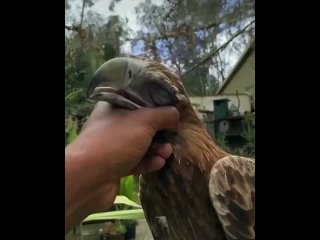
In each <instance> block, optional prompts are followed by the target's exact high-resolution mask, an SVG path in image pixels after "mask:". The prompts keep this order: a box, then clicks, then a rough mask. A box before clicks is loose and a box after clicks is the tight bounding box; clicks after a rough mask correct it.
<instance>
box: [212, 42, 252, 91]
mask: <svg viewBox="0 0 320 240" xmlns="http://www.w3.org/2000/svg"><path fill="white" fill-rule="evenodd" d="M254 49H255V39H253V41H252V42H251V44H250V45H249V47H247V49H246V50H245V51H244V53H243V54H242V56H241V57H240V59H239V60H238V62H237V63H236V65H235V66H234V67H233V69H232V71H231V73H230V74H229V76H228V77H227V78H226V79H225V80H224V81H223V82H222V84H221V86H220V87H219V89H218V90H217V94H220V93H221V92H222V90H224V89H225V88H226V87H227V86H228V84H229V83H230V82H231V80H232V78H233V77H234V75H235V74H236V73H237V72H238V71H239V69H240V68H241V66H242V65H243V64H244V63H245V62H246V60H247V58H248V57H249V56H250V54H251V53H252V52H253V51H254Z"/></svg>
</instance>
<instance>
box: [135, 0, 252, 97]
mask: <svg viewBox="0 0 320 240" xmlns="http://www.w3.org/2000/svg"><path fill="white" fill-rule="evenodd" d="M136 13H137V15H138V19H139V22H140V23H141V25H142V26H143V29H144V30H143V31H142V30H141V31H139V32H138V37H137V38H135V39H132V40H133V47H135V46H136V45H137V43H139V44H140V45H142V44H141V40H142V42H143V43H144V44H143V45H142V47H140V49H139V50H140V51H142V52H143V55H145V56H147V57H149V58H153V59H155V60H158V61H162V62H164V63H166V64H168V65H170V66H172V67H174V68H175V69H176V70H177V72H178V73H179V74H180V75H182V80H183V81H185V83H186V85H187V86H186V87H187V90H188V92H189V93H194V94H197V95H198V94H200V95H207V94H212V93H213V92H214V90H216V89H217V84H216V82H215V80H217V79H218V80H219V81H222V80H224V78H225V76H226V75H227V72H226V69H227V68H228V67H229V68H230V64H229V61H228V58H227V57H226V56H227V55H228V54H230V53H231V54H232V53H234V52H236V51H238V55H239V54H240V53H241V51H242V50H243V49H244V46H246V45H247V44H248V43H249V41H250V39H251V38H252V36H253V35H254V28H253V27H252V26H254V24H253V22H252V21H253V20H254V14H255V13H254V2H253V1H251V0H214V1H212V0H165V1H164V4H163V5H162V6H159V5H157V4H153V3H152V2H151V0H145V2H143V3H141V4H140V5H139V6H138V7H137V8H136ZM249 22H250V23H251V24H250V27H245V26H246V25H247V24H248V23H249ZM243 28H245V30H241V29H243ZM235 34H237V37H235V38H234V39H233V36H234V35H235ZM231 38H232V41H229V42H228V39H231ZM235 40H237V41H235ZM224 42H228V44H227V45H225V46H223V47H222V48H221V45H223V43H224ZM228 47H229V48H228ZM227 48H228V51H227V52H224V50H225V49H227ZM199 63H200V64H199ZM196 69H198V70H196ZM209 69H210V70H211V71H210V70H209ZM195 70H196V71H195ZM192 71H194V72H193V73H191V72H192ZM209 72H210V74H208V73H209ZM205 75H206V76H207V77H206V78H203V77H200V76H205ZM212 75H214V77H212ZM198 76H199V77H198ZM203 81H204V83H203V84H202V82H203ZM193 82H194V83H193ZM199 82H200V83H199ZM197 85H199V86H198V87H196V86H197ZM201 85H202V86H201ZM189 86H192V87H191V88H192V89H189ZM195 88H198V90H194V89H195ZM200 89H202V90H201V91H200Z"/></svg>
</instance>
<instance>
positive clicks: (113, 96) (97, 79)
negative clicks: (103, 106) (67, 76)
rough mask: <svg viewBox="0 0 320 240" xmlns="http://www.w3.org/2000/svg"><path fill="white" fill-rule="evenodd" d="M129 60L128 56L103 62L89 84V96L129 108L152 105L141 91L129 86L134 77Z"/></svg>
mask: <svg viewBox="0 0 320 240" xmlns="http://www.w3.org/2000/svg"><path fill="white" fill-rule="evenodd" d="M129 61H130V60H129V59H127V58H114V59H111V60H109V61H108V62H106V63H105V64H103V65H102V66H101V67H100V68H99V69H98V70H97V71H96V73H95V74H94V76H93V78H92V80H91V82H90V84H89V87H88V91H87V98H88V99H91V100H96V101H106V102H108V103H110V104H111V105H114V106H118V107H123V108H125V109H129V110H134V109H137V108H141V107H151V105H150V104H149V103H148V102H146V101H145V100H144V99H143V98H142V97H140V95H139V93H137V92H136V91H133V90H132V89H131V88H130V87H129V85H130V81H131V80H132V77H133V76H131V74H132V72H129V70H128V65H129ZM136 67H137V66H136Z"/></svg>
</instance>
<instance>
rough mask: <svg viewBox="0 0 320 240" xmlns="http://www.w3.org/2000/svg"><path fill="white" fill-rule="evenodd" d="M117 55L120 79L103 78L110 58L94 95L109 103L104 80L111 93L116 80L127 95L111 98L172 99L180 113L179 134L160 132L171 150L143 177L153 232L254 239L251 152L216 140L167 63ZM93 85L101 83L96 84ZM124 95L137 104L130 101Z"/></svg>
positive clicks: (166, 238)
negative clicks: (231, 149) (233, 150)
mask: <svg viewBox="0 0 320 240" xmlns="http://www.w3.org/2000/svg"><path fill="white" fill-rule="evenodd" d="M111 61H112V60H111ZM117 61H119V62H122V63H121V64H122V65H123V64H124V63H125V64H124V65H125V67H124V68H125V70H124V74H122V75H121V76H125V77H124V78H125V79H124V80H122V81H120V80H117V81H118V82H116V81H114V80H111V79H110V77H107V76H110V74H111V73H110V72H109V71H110V70H109V69H108V66H111V64H110V63H106V65H104V66H102V67H101V68H100V69H99V70H98V71H97V73H96V76H99V77H98V78H94V79H93V82H94V83H92V84H91V85H90V87H89V89H91V90H90V91H88V95H91V96H93V97H91V98H95V99H99V100H105V101H109V102H110V99H109V97H108V95H101V89H103V91H104V92H109V91H110V88H108V87H107V88H105V87H106V86H112V92H114V86H117V89H121V90H127V92H126V96H127V98H126V100H125V102H124V101H123V100H121V99H120V97H119V98H117V100H116V101H115V100H114V96H113V98H112V103H113V104H116V105H120V106H123V107H127V108H128V109H135V108H137V107H146V106H147V107H156V106H160V105H174V106H176V108H177V109H178V110H179V112H180V125H179V129H178V132H177V134H175V135H170V134H168V133H167V134H164V135H162V138H163V136H165V138H166V139H165V140H166V141H170V142H171V143H172V144H173V147H174V152H173V155H172V156H171V157H170V158H169V160H168V161H167V163H166V165H165V166H164V167H163V168H162V169H161V170H160V171H157V172H154V173H150V174H145V175H143V176H141V178H140V179H141V183H140V184H141V189H140V197H141V204H142V206H143V209H144V211H145V216H146V219H147V222H148V224H149V227H150V229H151V231H152V234H153V236H154V239H155V240H224V239H255V231H254V226H255V198H254V196H255V165H254V164H255V162H254V159H250V158H245V157H238V156H232V155H230V154H228V153H227V152H225V151H223V150H222V149H221V148H220V147H219V146H217V144H216V143H215V142H214V141H213V139H212V138H211V137H210V136H209V135H208V133H207V131H206V130H205V128H204V127H203V125H202V123H201V121H200V120H199V119H198V117H197V115H196V113H195V112H194V110H193V108H192V105H191V103H190V101H189V98H188V96H187V94H186V91H185V89H184V87H183V84H182V82H181V81H180V79H179V78H178V76H177V75H176V74H175V73H174V72H172V71H171V70H170V69H168V68H167V67H165V66H163V65H161V64H159V63H156V62H151V61H148V60H145V59H143V60H141V59H137V58H121V59H118V60H117V59H116V60H115V62H113V63H117V64H119V63H118V62H117ZM110 69H111V67H110ZM129 72H131V73H130V74H128V76H129V75H130V76H131V77H128V76H127V73H129ZM103 79H104V80H103ZM120 82H121V83H120ZM115 83H117V84H115ZM97 86H100V90H99V91H94V90H93V89H97ZM101 86H104V87H102V88H101ZM98 88H99V87H98ZM106 89H107V90H106ZM156 90H157V91H156ZM95 92H96V94H94V93H95ZM97 92H98V93H99V94H97ZM164 92H165V93H164ZM128 94H129V95H130V96H128ZM119 95H121V94H119ZM131 95H132V96H131ZM150 95H151V96H150ZM122 96H124V95H123V94H122ZM163 96H165V97H166V98H163ZM136 98H139V99H140V100H139V101H138V102H139V103H138V104H137V101H133V99H136ZM128 99H129V100H128ZM128 101H129V102H130V101H133V102H134V103H132V105H131V106H128V104H129V105H130V103H128ZM158 137H159V136H158ZM158 137H156V138H155V142H154V144H157V141H159V140H160V138H158Z"/></svg>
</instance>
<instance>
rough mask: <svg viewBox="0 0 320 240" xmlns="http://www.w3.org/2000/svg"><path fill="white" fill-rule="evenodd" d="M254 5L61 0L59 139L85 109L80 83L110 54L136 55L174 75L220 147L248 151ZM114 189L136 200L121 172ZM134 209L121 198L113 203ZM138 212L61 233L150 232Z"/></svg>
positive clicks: (221, 0)
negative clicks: (61, 111) (62, 50)
mask: <svg viewBox="0 0 320 240" xmlns="http://www.w3.org/2000/svg"><path fill="white" fill-rule="evenodd" d="M254 7H255V1H254V0H153V1H152V0H65V106H66V108H65V145H67V144H69V143H70V142H71V141H73V140H74V139H75V138H76V137H77V134H78V132H79V130H80V128H81V126H82V124H83V123H84V121H85V120H86V118H87V116H88V115H89V114H90V112H91V110H92V107H93V105H92V103H89V102H88V101H87V100H86V98H85V89H86V87H87V85H88V82H89V81H90V79H91V77H92V75H93V73H94V72H95V71H96V70H97V68H98V67H99V66H100V65H101V64H103V63H104V62H105V61H107V60H109V59H111V58H114V57H117V56H126V55H137V56H144V57H147V58H150V59H154V60H156V61H159V62H162V63H163V64H165V65H167V66H168V67H171V68H173V69H174V70H175V71H176V72H177V73H178V74H179V75H180V77H181V79H182V81H183V83H184V85H185V88H186V90H187V92H188V94H189V96H190V100H191V102H192V104H193V106H194V109H195V111H196V112H197V114H198V116H199V118H200V119H202V121H203V123H204V125H205V126H206V127H207V129H208V132H209V133H210V135H211V136H212V138H213V139H215V141H217V142H218V144H219V145H220V146H221V147H223V148H224V149H226V150H227V151H229V152H232V153H237V154H240V155H246V156H254V155H255V9H254ZM119 195H121V196H125V197H126V200H130V201H132V202H134V203H137V204H139V197H138V179H137V178H135V177H133V176H130V177H128V178H125V179H123V180H122V187H121V190H120V193H119ZM139 209H140V208H139V207H137V206H133V205H132V204H131V205H130V202H125V203H124V202H121V204H120V205H116V206H115V209H112V210H114V211H113V213H114V214H117V213H118V212H119V211H131V210H136V213H137V210H139ZM110 211H111V210H110ZM117 211H118V212H117ZM139 211H140V212H139V214H140V215H139V214H138V215H136V217H134V215H130V216H131V217H129V219H126V220H123V217H119V216H118V217H117V215H115V218H116V219H117V220H112V219H111V222H110V221H109V222H107V223H106V218H104V220H101V221H92V222H88V223H84V224H83V225H81V226H79V228H77V229H75V230H74V231H73V232H71V233H69V234H68V235H67V236H66V239H84V238H85V239H89V238H90V239H102V235H101V234H100V233H99V231H100V232H101V231H107V230H106V229H108V231H111V230H110V229H113V231H114V232H118V233H121V232H122V233H123V234H122V235H123V236H122V237H123V238H121V236H120V235H121V234H118V235H119V236H118V237H119V238H116V237H117V235H115V238H105V239H132V240H133V239H137V240H140V239H152V237H151V234H150V232H149V229H148V227H147V225H146V224H145V222H144V219H143V214H142V215H141V209H140V210H139ZM126 213H128V212H126ZM129 214H131V213H129ZM110 218H111V217H110ZM132 226H133V227H132ZM130 231H131V232H132V234H131V235H130V234H129V233H128V232H130ZM133 232H134V233H133ZM125 233H126V234H125ZM129 235H130V236H129Z"/></svg>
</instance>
